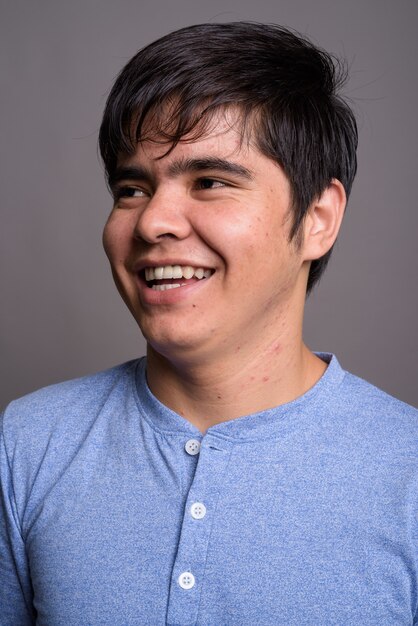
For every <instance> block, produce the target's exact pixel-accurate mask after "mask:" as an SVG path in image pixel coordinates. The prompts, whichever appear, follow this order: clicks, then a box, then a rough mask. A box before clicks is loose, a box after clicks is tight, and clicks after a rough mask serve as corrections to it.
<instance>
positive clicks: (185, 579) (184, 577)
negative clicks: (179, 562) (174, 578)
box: [179, 572, 196, 589]
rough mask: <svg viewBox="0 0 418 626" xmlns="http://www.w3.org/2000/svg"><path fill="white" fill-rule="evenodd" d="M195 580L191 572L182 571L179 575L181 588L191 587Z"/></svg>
mask: <svg viewBox="0 0 418 626" xmlns="http://www.w3.org/2000/svg"><path fill="white" fill-rule="evenodd" d="M195 582H196V581H195V577H194V576H193V574H192V573H191V572H183V573H182V574H180V576H179V585H180V587H181V588H182V589H191V588H192V587H194V584H195Z"/></svg>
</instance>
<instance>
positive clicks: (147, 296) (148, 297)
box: [136, 262, 215, 306]
mask: <svg viewBox="0 0 418 626" xmlns="http://www.w3.org/2000/svg"><path fill="white" fill-rule="evenodd" d="M189 264H190V263H189ZM161 265H163V263H161ZM164 265H186V263H184V262H183V263H178V262H175V263H172V262H171V263H164ZM145 267H158V265H154V264H151V265H148V263H147V264H146V265H143V266H142V269H144V268H145ZM192 267H202V265H195V266H192ZM205 269H213V268H208V267H206V268H205ZM214 273H215V271H213V274H214ZM213 274H212V275H211V276H209V278H202V279H200V280H197V281H195V282H193V283H189V284H188V285H184V286H183V287H176V288H175V289H166V290H165V291H156V290H154V289H151V288H150V287H148V285H147V283H146V281H145V279H144V278H143V276H142V271H141V270H138V272H137V274H136V278H137V286H138V292H139V298H140V300H141V303H142V304H143V305H149V306H150V305H164V304H166V305H169V304H176V303H180V302H183V301H184V300H186V299H187V298H189V297H190V296H193V295H195V294H197V292H199V291H200V290H201V289H202V288H205V287H206V284H207V283H208V282H209V281H210V280H211V279H212V277H213ZM179 280H180V279H179Z"/></svg>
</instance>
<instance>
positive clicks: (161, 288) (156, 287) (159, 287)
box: [151, 283, 184, 291]
mask: <svg viewBox="0 0 418 626" xmlns="http://www.w3.org/2000/svg"><path fill="white" fill-rule="evenodd" d="M183 284H184V283H183ZM181 286H182V285H180V283H172V284H171V283H170V284H168V285H152V287H151V289H153V290H154V291H166V290H167V289H176V287H181Z"/></svg>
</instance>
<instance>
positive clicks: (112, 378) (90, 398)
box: [0, 360, 138, 441]
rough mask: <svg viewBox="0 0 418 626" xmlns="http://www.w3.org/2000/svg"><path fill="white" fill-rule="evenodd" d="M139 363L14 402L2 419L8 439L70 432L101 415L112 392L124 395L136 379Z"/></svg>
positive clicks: (46, 390)
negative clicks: (76, 425)
mask: <svg viewBox="0 0 418 626" xmlns="http://www.w3.org/2000/svg"><path fill="white" fill-rule="evenodd" d="M137 364H138V360H134V361H128V362H126V363H122V364H121V365H117V366H115V367H112V368H110V369H107V370H104V371H101V372H98V373H95V374H91V375H89V376H83V377H81V378H76V379H73V380H68V381H65V382H61V383H58V384H54V385H50V386H48V387H44V388H42V389H38V390H37V391H34V392H32V393H30V394H28V395H25V396H23V397H21V398H18V399H17V400H14V401H13V402H11V403H10V404H9V405H8V406H7V407H6V409H5V411H4V413H3V414H2V415H1V416H0V426H1V429H2V433H3V436H4V438H5V440H6V441H7V440H10V439H14V438H16V437H18V438H26V437H29V436H30V438H31V440H32V441H33V439H34V438H36V436H37V434H39V435H40V436H43V437H44V436H45V434H47V433H48V432H52V431H53V430H55V429H56V428H60V425H61V427H62V428H63V429H65V430H68V429H70V428H72V427H74V426H75V423H76V422H78V423H81V422H83V421H86V420H88V419H89V416H93V415H97V413H98V411H100V407H101V406H103V404H105V402H106V400H107V398H108V397H109V395H110V394H111V393H115V392H116V393H120V394H124V393H126V392H127V390H128V388H129V387H130V385H132V381H133V380H134V374H133V373H134V371H135V369H136V366H137Z"/></svg>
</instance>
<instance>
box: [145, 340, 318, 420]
mask: <svg viewBox="0 0 418 626" xmlns="http://www.w3.org/2000/svg"><path fill="white" fill-rule="evenodd" d="M147 355H148V360H147V378H148V384H149V386H150V389H151V391H152V392H153V394H154V395H155V396H156V397H157V398H158V399H159V400H160V401H161V402H162V403H163V404H165V405H166V406H168V407H169V408H171V409H172V410H173V411H175V412H176V413H178V414H179V415H182V416H183V417H184V418H186V419H187V420H189V421H190V422H191V423H192V424H194V425H195V426H196V427H197V428H198V429H199V430H201V432H205V431H206V430H207V429H208V428H209V427H210V426H213V425H215V424H218V423H220V422H224V421H227V420H231V419H235V418H237V417H240V416H243V415H249V414H251V413H256V412H259V411H263V410H266V409H268V408H272V407H275V406H279V405H281V404H285V403H287V402H290V401H292V400H294V399H295V398H297V397H299V396H300V395H302V394H304V393H305V392H306V391H307V390H308V389H310V388H311V387H312V386H313V385H314V384H315V383H316V382H317V381H318V380H319V378H320V377H321V376H322V374H323V373H324V371H325V369H326V365H325V364H324V363H323V361H321V360H320V359H319V358H318V357H316V356H315V355H314V354H313V353H312V352H311V351H310V350H309V349H308V348H307V347H306V346H305V345H304V344H303V342H302V338H301V333H300V334H295V335H294V336H292V337H289V336H287V337H286V338H285V337H280V336H277V335H276V336H275V338H274V340H270V341H269V340H267V339H266V340H265V341H263V342H262V341H258V342H257V344H256V345H243V344H242V343H241V344H240V345H239V346H235V347H234V348H233V349H231V350H230V351H229V353H228V354H225V353H223V354H222V358H219V356H217V358H210V357H206V358H200V359H196V358H194V359H193V360H191V359H190V358H189V359H188V358H183V359H173V358H169V357H167V356H162V355H161V354H159V353H158V352H156V351H155V350H154V349H153V348H152V347H151V346H148V352H147Z"/></svg>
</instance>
